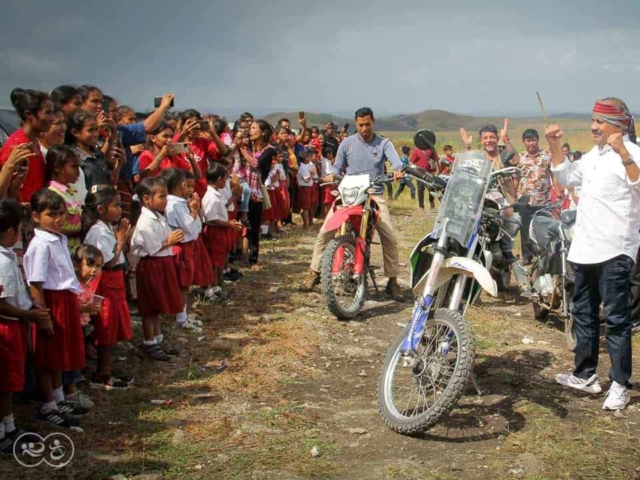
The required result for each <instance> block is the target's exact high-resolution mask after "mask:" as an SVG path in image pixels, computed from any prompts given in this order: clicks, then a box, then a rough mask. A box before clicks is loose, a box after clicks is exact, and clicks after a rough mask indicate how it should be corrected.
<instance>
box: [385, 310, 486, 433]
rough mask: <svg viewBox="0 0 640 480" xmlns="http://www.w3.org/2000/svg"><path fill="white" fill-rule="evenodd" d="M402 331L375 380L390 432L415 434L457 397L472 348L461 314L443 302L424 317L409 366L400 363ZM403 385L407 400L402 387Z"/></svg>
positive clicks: (469, 366) (468, 371)
mask: <svg viewBox="0 0 640 480" xmlns="http://www.w3.org/2000/svg"><path fill="white" fill-rule="evenodd" d="M406 334H407V331H406V329H404V330H402V331H401V332H400V333H399V334H398V336H397V338H396V339H395V341H394V342H393V344H392V345H391V346H390V347H389V350H388V351H387V356H386V358H385V361H384V365H383V367H382V373H381V374H380V378H379V380H378V411H379V413H380V416H381V417H382V420H383V421H384V423H385V424H386V425H387V426H388V427H389V428H390V429H391V430H393V431H394V432H397V433H400V434H402V435H416V434H418V433H421V432H425V431H427V430H428V429H430V428H431V427H433V426H434V425H435V424H436V423H438V421H440V420H441V419H442V418H443V417H444V416H445V415H446V414H447V413H449V411H450V410H451V409H452V408H453V407H454V405H455V404H456V402H457V401H458V400H459V399H460V397H461V396H462V392H463V391H464V388H465V386H466V384H467V381H468V379H469V376H470V374H471V371H472V369H473V361H474V358H475V349H474V342H473V334H472V332H471V328H470V326H469V324H468V323H467V321H466V320H465V318H464V317H463V316H462V314H460V313H459V312H455V311H453V310H448V309H444V308H441V309H438V310H436V311H435V313H434V315H433V318H432V319H430V320H429V321H428V322H427V328H426V330H425V334H424V336H423V340H422V341H421V343H420V348H419V351H418V360H417V361H416V362H415V364H414V365H413V366H410V367H405V366H403V365H402V362H403V359H402V356H401V354H400V348H401V346H402V343H403V341H404V338H405V336H406ZM403 379H404V380H403ZM398 383H400V386H399V387H398V388H397V389H396V387H397V386H398ZM403 388H404V390H405V393H406V395H407V396H408V397H409V399H408V400H405V398H404V397H403V395H402V392H401V391H400V390H401V389H403ZM407 389H409V392H408V393H407V392H406V390H407ZM427 390H429V391H430V392H431V393H427ZM396 393H397V395H396ZM413 393H415V397H416V399H413V398H412V394H413Z"/></svg>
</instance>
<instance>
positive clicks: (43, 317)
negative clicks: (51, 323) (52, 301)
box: [27, 308, 51, 326]
mask: <svg viewBox="0 0 640 480" xmlns="http://www.w3.org/2000/svg"><path fill="white" fill-rule="evenodd" d="M27 320H29V321H30V322H34V323H35V324H36V325H38V326H40V323H41V322H46V321H47V320H51V316H50V315H49V309H48V308H34V309H33V310H29V313H28V314H27Z"/></svg>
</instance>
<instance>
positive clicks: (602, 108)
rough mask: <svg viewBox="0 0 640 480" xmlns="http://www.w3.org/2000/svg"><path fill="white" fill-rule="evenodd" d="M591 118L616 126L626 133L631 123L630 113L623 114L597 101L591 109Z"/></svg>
mask: <svg viewBox="0 0 640 480" xmlns="http://www.w3.org/2000/svg"><path fill="white" fill-rule="evenodd" d="M593 116H594V117H598V118H600V119H601V120H603V121H605V122H607V123H610V124H612V125H616V126H618V127H620V128H622V129H624V130H625V131H627V130H628V129H629V127H631V125H632V123H633V116H632V115H631V114H630V113H628V112H623V111H622V110H620V109H619V108H617V107H615V106H613V105H611V104H609V103H603V102H598V101H596V104H595V105H594V107H593Z"/></svg>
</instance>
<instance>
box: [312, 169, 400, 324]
mask: <svg viewBox="0 0 640 480" xmlns="http://www.w3.org/2000/svg"><path fill="white" fill-rule="evenodd" d="M392 180H393V176H389V175H381V176H379V177H376V178H374V179H373V180H372V179H371V178H370V176H369V175H368V174H365V175H348V176H346V177H344V179H342V181H340V182H339V185H338V197H337V198H336V200H335V202H334V203H333V205H332V207H331V209H332V211H333V216H332V217H331V218H330V219H329V221H327V222H326V223H325V225H324V228H325V230H326V231H328V232H333V231H337V234H336V237H335V238H333V239H332V240H331V241H330V242H329V245H327V248H326V249H325V251H324V254H323V255H322V269H321V272H320V275H321V276H320V278H321V287H322V293H323V295H324V298H325V300H326V302H327V307H328V308H329V311H330V312H331V313H332V314H333V315H335V316H336V317H337V318H339V319H340V320H348V319H351V318H354V317H355V316H357V315H358V313H360V310H362V306H363V305H364V301H365V299H366V294H367V278H368V277H369V276H370V277H371V281H372V283H373V285H374V286H375V287H376V289H377V285H376V283H375V276H374V273H373V271H372V270H371V268H370V265H369V259H370V254H371V243H372V239H373V232H374V230H375V226H376V223H377V222H378V215H379V209H380V207H379V206H378V204H377V202H376V201H375V200H374V199H373V198H372V195H373V193H374V192H375V191H376V189H375V187H379V186H383V185H384V184H385V183H388V182H391V181H392ZM336 181H338V180H336Z"/></svg>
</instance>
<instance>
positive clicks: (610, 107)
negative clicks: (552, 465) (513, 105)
mask: <svg viewBox="0 0 640 480" xmlns="http://www.w3.org/2000/svg"><path fill="white" fill-rule="evenodd" d="M634 130H635V128H634V124H633V117H632V116H631V114H630V112H629V108H628V107H627V105H626V104H625V103H624V102H623V101H621V100H619V99H617V98H605V99H604V100H600V101H597V102H596V104H595V107H594V109H593V114H592V121H591V132H592V134H593V139H594V141H595V143H596V146H595V147H593V149H591V151H589V152H588V153H587V154H585V155H584V156H583V157H582V159H581V160H580V161H579V162H573V163H572V162H571V161H570V160H569V159H568V158H566V157H565V155H564V154H563V152H562V144H561V141H562V140H561V139H562V130H560V127H558V126H557V125H551V126H549V127H548V128H547V130H546V136H547V139H548V141H549V146H550V149H551V155H552V157H551V161H552V164H553V166H552V169H551V170H552V172H553V173H554V175H556V176H557V178H558V181H559V182H560V183H561V184H563V185H566V186H567V187H578V186H579V187H581V188H582V190H581V194H580V202H579V203H578V216H577V220H576V229H575V234H574V239H573V242H572V244H571V249H570V250H569V257H568V259H569V262H571V266H572V268H573V271H574V273H575V285H574V295H573V310H572V314H573V319H574V323H575V332H576V338H577V346H576V349H575V366H576V368H575V370H574V371H573V372H572V373H567V374H560V375H556V381H557V382H558V383H560V384H562V385H565V386H568V387H571V388H575V389H577V390H581V391H584V392H588V393H600V392H601V391H602V387H601V386H600V383H599V380H598V375H597V373H596V369H597V366H598V352H599V340H600V322H599V309H600V304H601V303H603V304H604V314H605V320H606V339H607V350H608V352H609V356H610V357H611V369H610V371H609V377H610V379H611V381H612V385H611V388H610V389H609V392H608V393H607V397H606V399H605V401H604V404H603V406H602V408H603V410H622V409H624V408H625V407H626V406H627V404H628V403H629V392H628V387H629V386H630V383H629V379H630V378H631V365H632V364H631V317H630V306H629V300H630V298H629V297H630V294H629V273H630V271H631V269H632V267H633V265H634V260H635V258H636V253H637V252H638V247H639V246H640V168H639V166H638V162H639V161H640V147H638V146H637V145H635V144H634V143H632V142H630V141H629V138H628V135H629V134H631V133H633V132H634Z"/></svg>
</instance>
